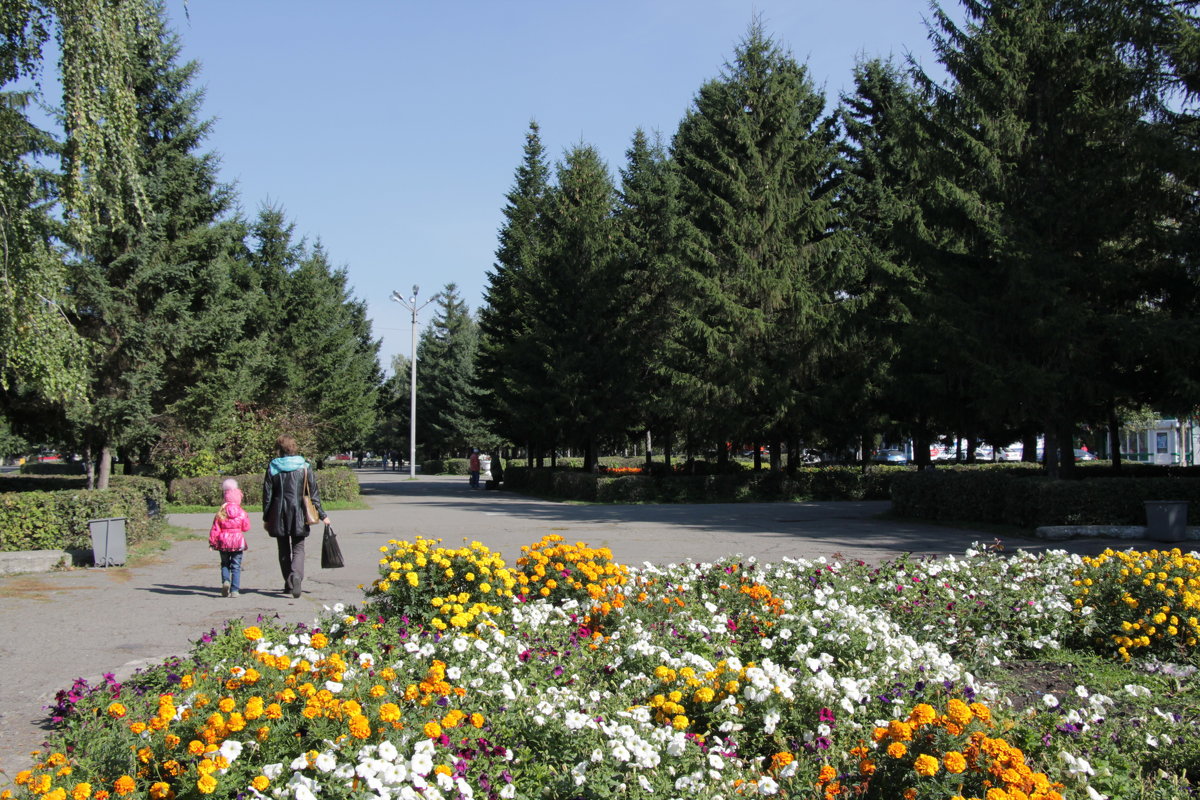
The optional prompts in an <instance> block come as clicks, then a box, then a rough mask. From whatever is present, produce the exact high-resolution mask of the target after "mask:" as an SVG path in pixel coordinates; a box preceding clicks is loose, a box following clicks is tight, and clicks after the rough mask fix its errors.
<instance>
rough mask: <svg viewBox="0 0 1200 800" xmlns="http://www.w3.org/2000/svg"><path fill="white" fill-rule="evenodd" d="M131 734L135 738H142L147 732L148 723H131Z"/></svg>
mask: <svg viewBox="0 0 1200 800" xmlns="http://www.w3.org/2000/svg"><path fill="white" fill-rule="evenodd" d="M129 732H130V733H132V734H133V735H134V736H141V735H142V734H143V733H145V732H146V723H144V722H131V723H129Z"/></svg>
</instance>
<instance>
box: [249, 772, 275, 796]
mask: <svg viewBox="0 0 1200 800" xmlns="http://www.w3.org/2000/svg"><path fill="white" fill-rule="evenodd" d="M250 785H251V786H253V787H254V788H255V789H256V790H258V791H260V792H265V791H266V790H267V787H268V786H270V785H271V781H270V779H269V778H267V776H266V775H255V776H254V778H253V780H251V781H250Z"/></svg>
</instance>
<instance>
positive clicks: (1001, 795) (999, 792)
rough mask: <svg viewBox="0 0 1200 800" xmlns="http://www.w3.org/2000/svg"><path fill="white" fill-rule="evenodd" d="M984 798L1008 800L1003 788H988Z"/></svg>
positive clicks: (988, 799) (986, 799)
mask: <svg viewBox="0 0 1200 800" xmlns="http://www.w3.org/2000/svg"><path fill="white" fill-rule="evenodd" d="M984 800H1010V798H1009V796H1008V792H1006V791H1004V790H1003V789H988V790H987V794H986V795H984Z"/></svg>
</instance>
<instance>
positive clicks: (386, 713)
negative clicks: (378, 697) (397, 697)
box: [379, 703, 400, 722]
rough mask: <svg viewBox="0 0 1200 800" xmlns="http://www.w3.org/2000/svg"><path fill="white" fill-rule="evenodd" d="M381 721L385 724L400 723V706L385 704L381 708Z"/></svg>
mask: <svg viewBox="0 0 1200 800" xmlns="http://www.w3.org/2000/svg"><path fill="white" fill-rule="evenodd" d="M379 719H381V720H382V721H384V722H399V721H400V706H398V705H396V704H395V703H384V704H383V705H381V706H380V707H379Z"/></svg>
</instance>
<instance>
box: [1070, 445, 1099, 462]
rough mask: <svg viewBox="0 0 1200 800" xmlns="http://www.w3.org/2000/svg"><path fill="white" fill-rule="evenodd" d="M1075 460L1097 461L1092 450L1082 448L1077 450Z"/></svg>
mask: <svg viewBox="0 0 1200 800" xmlns="http://www.w3.org/2000/svg"><path fill="white" fill-rule="evenodd" d="M1075 460H1076V461H1095V460H1096V454H1095V453H1093V452H1091V451H1090V450H1081V449H1080V448H1078V447H1077V448H1075Z"/></svg>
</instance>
